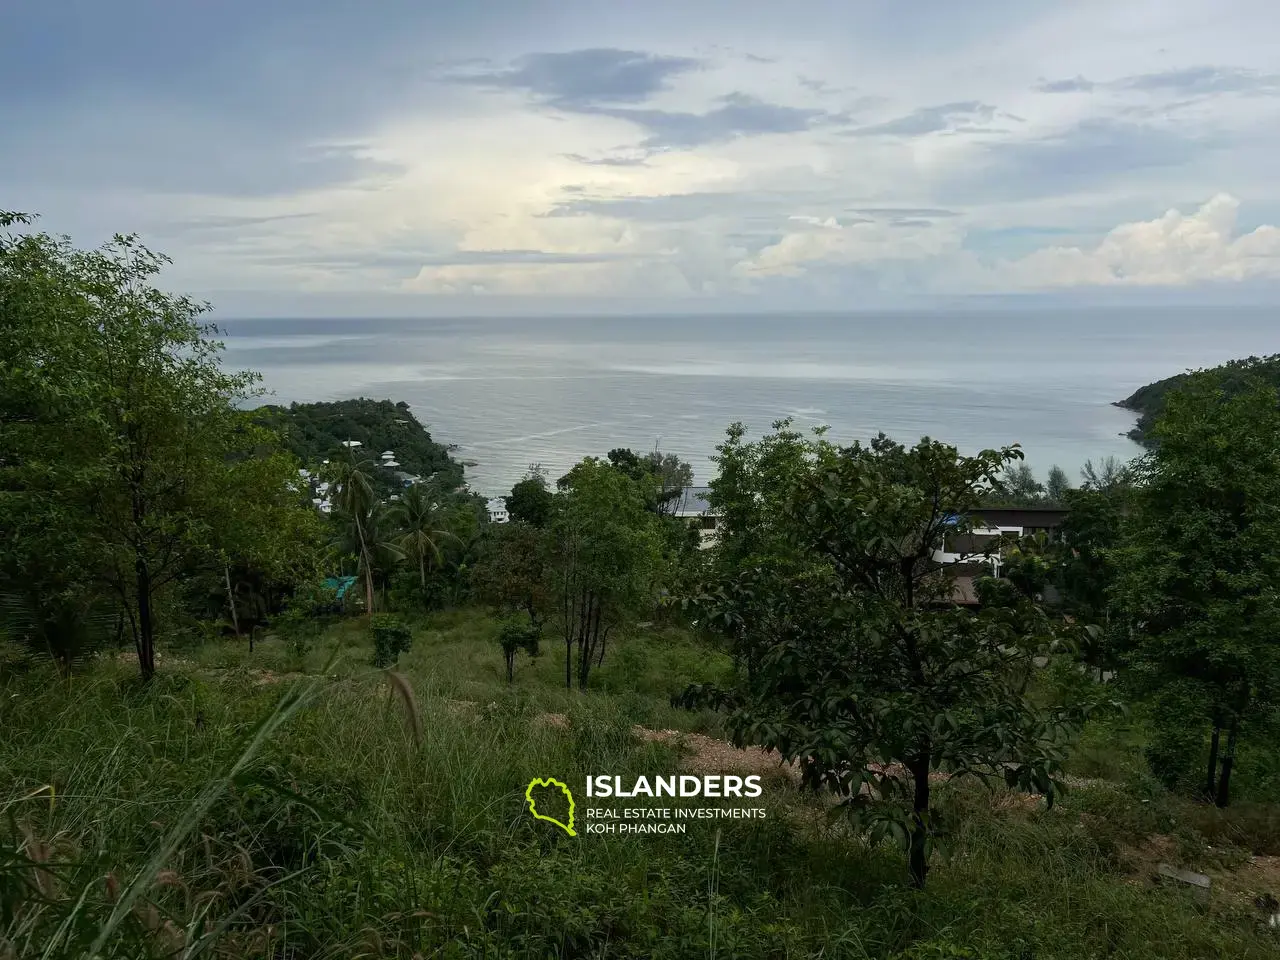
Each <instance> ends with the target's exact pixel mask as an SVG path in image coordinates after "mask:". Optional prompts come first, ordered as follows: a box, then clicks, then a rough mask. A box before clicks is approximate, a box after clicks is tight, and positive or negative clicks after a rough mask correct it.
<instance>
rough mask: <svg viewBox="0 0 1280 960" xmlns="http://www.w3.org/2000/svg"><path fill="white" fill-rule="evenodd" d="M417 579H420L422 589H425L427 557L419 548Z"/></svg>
mask: <svg viewBox="0 0 1280 960" xmlns="http://www.w3.org/2000/svg"><path fill="white" fill-rule="evenodd" d="M418 579H419V580H421V581H422V589H423V590H426V589H427V558H426V555H425V554H423V552H422V551H421V550H419V551H418Z"/></svg>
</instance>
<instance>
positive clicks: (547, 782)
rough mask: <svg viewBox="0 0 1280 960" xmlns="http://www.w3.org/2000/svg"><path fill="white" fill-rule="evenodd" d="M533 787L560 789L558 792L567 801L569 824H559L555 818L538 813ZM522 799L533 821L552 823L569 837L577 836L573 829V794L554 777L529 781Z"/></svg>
mask: <svg viewBox="0 0 1280 960" xmlns="http://www.w3.org/2000/svg"><path fill="white" fill-rule="evenodd" d="M534 787H558V788H559V789H560V791H561V792H562V793H563V794H564V795H565V799H567V800H568V801H569V822H568V823H561V822H560V821H559V820H557V819H556V818H555V817H548V816H546V815H544V814H541V813H539V812H538V804H537V801H536V800H534V799H533V788H534ZM524 798H525V800H527V801H528V802H529V812H530V813H532V814H533V818H534V819H535V820H545V821H547V823H554V824H555V825H556V826H557V827H559V828H560V829H561V830H563V831H564V832H565V833H567V834H568V835H569V836H571V837H576V836H577V835H578V834H577V832H576V831H575V830H574V829H573V794H572V793H570V792H569V788H568V787H566V786H565V785H564V784H563V783H561V782H560V781H559V780H557V779H555V778H554V777H546V778H537V777H535V778H534V779H532V780H530V781H529V786H528V787H526V788H525V791H524Z"/></svg>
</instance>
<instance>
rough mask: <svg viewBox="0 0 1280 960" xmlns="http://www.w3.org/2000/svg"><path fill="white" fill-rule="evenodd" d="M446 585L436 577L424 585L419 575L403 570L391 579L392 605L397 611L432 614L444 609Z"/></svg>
mask: <svg viewBox="0 0 1280 960" xmlns="http://www.w3.org/2000/svg"><path fill="white" fill-rule="evenodd" d="M445 600H446V596H445V584H444V583H443V582H441V580H440V579H439V578H438V576H434V575H433V577H432V578H431V579H430V580H428V581H427V582H426V584H425V585H424V584H423V583H422V580H421V578H420V577H419V576H418V574H417V573H415V572H413V571H411V570H403V571H401V572H399V573H397V574H395V575H394V576H392V578H391V605H392V606H393V607H394V608H395V609H396V610H403V611H405V612H413V613H430V612H431V611H433V610H440V609H443V607H444V605H445Z"/></svg>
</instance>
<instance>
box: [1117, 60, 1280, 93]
mask: <svg viewBox="0 0 1280 960" xmlns="http://www.w3.org/2000/svg"><path fill="white" fill-rule="evenodd" d="M1109 86H1111V87H1114V88H1115V89H1118V90H1140V91H1144V92H1148V93H1151V92H1163V91H1169V92H1171V93H1174V94H1177V95H1180V96H1185V95H1188V94H1215V93H1255V94H1275V93H1280V74H1274V73H1259V72H1257V71H1256V70H1242V69H1238V68H1233V67H1186V68H1183V69H1180V70H1165V71H1163V72H1161V73H1145V74H1139V75H1137V76H1132V77H1124V78H1122V79H1120V80H1116V81H1115V82H1113V83H1111V84H1110V85H1109Z"/></svg>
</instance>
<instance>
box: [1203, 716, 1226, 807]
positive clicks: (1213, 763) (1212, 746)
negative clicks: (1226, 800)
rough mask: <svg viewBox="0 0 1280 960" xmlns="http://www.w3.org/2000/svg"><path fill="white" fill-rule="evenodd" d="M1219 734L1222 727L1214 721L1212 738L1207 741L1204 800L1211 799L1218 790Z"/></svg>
mask: <svg viewBox="0 0 1280 960" xmlns="http://www.w3.org/2000/svg"><path fill="white" fill-rule="evenodd" d="M1221 734H1222V728H1221V727H1219V726H1218V724H1217V723H1214V725H1213V739H1212V740H1210V741H1209V771H1208V774H1207V776H1206V777H1205V781H1204V796H1205V799H1206V800H1212V799H1213V797H1214V795H1215V794H1216V793H1217V791H1218V738H1219V736H1220V735H1221Z"/></svg>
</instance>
